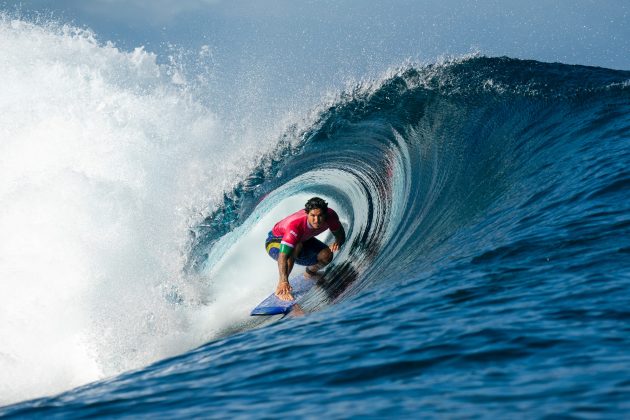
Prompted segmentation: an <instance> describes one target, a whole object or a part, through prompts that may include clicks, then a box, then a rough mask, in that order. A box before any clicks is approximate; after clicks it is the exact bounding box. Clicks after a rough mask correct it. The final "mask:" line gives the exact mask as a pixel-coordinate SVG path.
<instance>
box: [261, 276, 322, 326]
mask: <svg viewBox="0 0 630 420" xmlns="http://www.w3.org/2000/svg"><path fill="white" fill-rule="evenodd" d="M315 283H316V280H311V279H307V278H305V277H304V274H299V275H296V276H295V277H292V278H290V279H289V284H290V285H291V287H292V288H293V291H292V292H291V294H292V295H293V300H282V299H280V298H279V297H278V296H276V294H275V292H274V293H272V294H270V295H269V296H268V297H267V298H266V299H265V300H263V301H262V302H260V303H259V304H258V306H256V307H255V308H254V309H252V312H251V314H250V315H251V316H260V315H282V314H288V313H289V312H290V311H291V308H293V305H295V304H296V303H298V302H299V301H300V300H301V298H302V297H304V295H305V294H306V293H307V292H308V291H309V290H311V288H312V287H313V286H314V285H315Z"/></svg>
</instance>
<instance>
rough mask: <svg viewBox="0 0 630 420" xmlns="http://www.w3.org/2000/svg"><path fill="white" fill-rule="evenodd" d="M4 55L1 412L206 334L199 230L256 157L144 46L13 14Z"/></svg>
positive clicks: (0, 29)
mask: <svg viewBox="0 0 630 420" xmlns="http://www.w3.org/2000/svg"><path fill="white" fill-rule="evenodd" d="M0 51H2V54H1V55H0V85H1V86H2V88H1V89H0V137H1V138H0V232H2V234H1V235H0V300H1V304H0V404H8V403H11V402H15V401H18V400H23V399H28V398H33V397H37V396H41V395H47V394H53V393H57V392H59V391H62V390H65V389H69V388H72V387H75V386H77V385H80V384H84V383H86V382H90V381H93V380H96V379H99V378H103V377H106V376H110V375H114V374H117V373H120V372H122V371H124V370H127V369H131V368H135V367H140V366H143V365H146V364H148V363H150V362H152V361H155V360H158V359H160V358H163V357H166V356H169V355H174V354H177V353H179V352H182V351H185V350H186V349H189V348H191V347H194V346H196V345H199V344H201V343H203V342H204V341H206V340H207V339H208V338H209V337H210V333H208V332H207V331H206V328H208V329H211V328H209V327H210V326H209V325H207V324H206V325H204V324H203V323H202V324H198V323H197V322H196V319H197V318H196V317H197V316H198V315H199V313H200V312H199V310H198V309H196V308H194V305H193V304H191V302H194V300H195V296H197V295H204V294H205V293H207V291H205V290H204V287H207V286H206V285H205V284H204V281H203V279H197V280H195V279H192V280H191V279H186V278H183V275H182V274H181V268H182V265H183V262H182V260H183V256H184V255H185V253H186V252H187V250H186V246H187V242H186V241H187V228H188V225H189V224H190V223H191V220H194V218H195V217H197V216H199V214H203V213H204V210H203V209H204V208H205V206H207V205H208V203H212V202H213V200H214V199H215V198H217V197H219V196H220V194H221V192H222V191H223V189H225V188H228V187H230V185H233V182H234V180H235V179H237V178H238V177H239V176H240V173H241V172H244V171H246V170H247V168H246V166H247V165H243V164H242V159H243V158H244V157H247V155H246V154H247V153H252V150H255V148H253V147H252V148H250V149H251V150H249V151H248V150H247V149H248V148H247V147H243V148H241V149H239V150H234V147H233V145H232V144H230V143H229V142H225V141H224V140H223V138H222V135H221V131H222V130H221V123H220V121H218V119H217V117H216V116H214V115H213V114H212V113H211V112H210V111H209V110H208V109H207V108H206V107H204V106H203V105H201V104H199V103H198V102H196V101H195V100H194V99H193V98H191V97H190V96H189V95H188V94H186V93H185V89H183V88H182V86H181V85H182V83H183V82H182V79H181V76H177V77H175V76H176V75H174V74H173V72H172V71H165V69H164V68H162V67H161V66H159V65H158V64H156V57H155V56H154V55H153V54H150V53H147V52H145V51H144V50H142V49H136V50H135V51H133V52H131V53H125V52H122V51H120V50H118V49H117V48H116V47H115V46H113V45H111V44H107V45H102V44H99V43H98V42H97V41H95V40H94V36H93V34H92V33H90V32H89V31H82V30H78V29H76V28H72V27H67V26H66V27H59V26H54V25H50V26H47V25H36V24H31V23H28V22H25V21H22V20H15V19H14V20H11V19H10V18H8V17H7V16H0ZM251 160H253V158H252V159H251ZM172 288H177V289H179V293H180V294H181V295H182V296H184V298H185V304H183V305H173V304H171V303H169V302H168V300H167V299H165V297H164V296H165V291H168V290H170V289H172ZM210 322H212V321H210Z"/></svg>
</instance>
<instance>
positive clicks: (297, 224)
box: [271, 208, 341, 248]
mask: <svg viewBox="0 0 630 420" xmlns="http://www.w3.org/2000/svg"><path fill="white" fill-rule="evenodd" d="M326 229H330V230H331V231H332V232H336V231H338V230H339V229H341V223H339V216H338V215H337V213H336V212H335V211H334V210H333V209H331V208H329V209H328V215H327V217H326V220H325V221H324V222H323V223H322V224H321V226H320V227H319V228H317V229H313V228H312V227H311V225H310V224H309V223H308V216H307V214H306V212H305V211H304V210H299V211H296V212H295V213H293V214H292V215H290V216H287V217H285V218H284V219H282V220H280V221H279V222H278V223H276V225H275V226H274V227H273V229H272V230H271V233H272V234H273V236H277V237H282V242H281V244H282V245H286V246H289V247H291V248H295V246H296V245H297V244H299V243H300V242H304V241H306V240H308V239H310V238H312V237H314V236H317V235H319V234H320V233H322V232H324V231H325V230H326Z"/></svg>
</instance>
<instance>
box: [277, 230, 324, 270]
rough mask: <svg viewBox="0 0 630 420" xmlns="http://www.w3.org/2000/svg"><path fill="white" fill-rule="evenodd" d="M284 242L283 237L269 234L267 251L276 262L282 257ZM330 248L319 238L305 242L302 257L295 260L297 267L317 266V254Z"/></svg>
mask: <svg viewBox="0 0 630 420" xmlns="http://www.w3.org/2000/svg"><path fill="white" fill-rule="evenodd" d="M281 241H282V236H274V235H273V233H271V232H269V235H268V236H267V240H266V241H265V249H266V250H267V254H269V256H270V257H271V258H273V259H274V260H276V261H278V256H279V255H280V242H281ZM326 248H328V245H326V244H325V243H323V242H322V241H320V240H319V239H317V238H311V239H308V240H306V241H304V242H302V251H301V252H300V255H299V256H298V257H297V258H296V259H295V263H296V264H297V265H306V266H309V265H315V264H317V254H319V251H321V250H322V249H326Z"/></svg>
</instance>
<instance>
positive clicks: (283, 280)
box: [276, 249, 293, 300]
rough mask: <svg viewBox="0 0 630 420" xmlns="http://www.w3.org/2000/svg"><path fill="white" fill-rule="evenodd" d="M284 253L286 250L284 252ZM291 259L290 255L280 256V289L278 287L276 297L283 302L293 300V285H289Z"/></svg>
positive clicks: (282, 254)
mask: <svg viewBox="0 0 630 420" xmlns="http://www.w3.org/2000/svg"><path fill="white" fill-rule="evenodd" d="M283 251H284V250H283ZM291 251H292V250H291V249H290V250H289V252H291ZM289 257H290V253H286V252H282V251H281V252H280V255H278V273H279V279H278V287H276V296H278V297H279V298H280V299H282V300H293V295H292V294H291V285H290V284H289Z"/></svg>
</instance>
